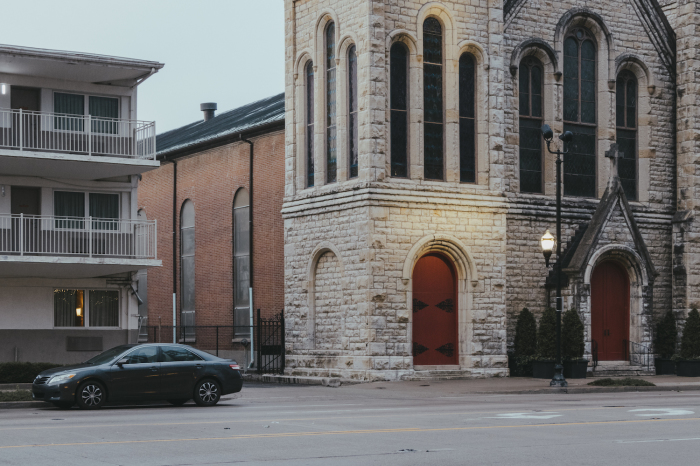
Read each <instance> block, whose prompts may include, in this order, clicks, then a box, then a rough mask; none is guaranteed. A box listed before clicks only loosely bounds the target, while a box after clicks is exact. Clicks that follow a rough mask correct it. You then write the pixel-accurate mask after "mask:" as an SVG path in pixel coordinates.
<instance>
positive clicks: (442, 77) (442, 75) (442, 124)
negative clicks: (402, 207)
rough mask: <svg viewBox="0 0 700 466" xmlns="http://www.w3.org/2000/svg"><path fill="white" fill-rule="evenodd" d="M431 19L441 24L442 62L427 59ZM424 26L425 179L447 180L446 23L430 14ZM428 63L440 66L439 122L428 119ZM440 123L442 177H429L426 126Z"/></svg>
mask: <svg viewBox="0 0 700 466" xmlns="http://www.w3.org/2000/svg"><path fill="white" fill-rule="evenodd" d="M430 20H434V21H436V22H437V23H438V24H439V25H440V63H434V62H429V61H427V60H426V53H425V36H426V32H425V29H426V23H427V22H428V21H430ZM421 27H422V28H423V50H424V53H423V179H424V180H426V181H445V171H446V170H445V164H446V160H445V158H446V157H445V85H446V83H445V25H444V24H443V23H442V21H440V20H439V19H438V18H437V17H435V16H428V17H427V18H425V20H423V24H422V25H421ZM426 65H431V66H440V80H441V89H440V106H441V112H440V113H441V115H440V121H439V122H433V121H430V122H429V121H428V119H427V113H428V112H427V111H426V103H425V102H426V88H427V85H426V74H427V72H426ZM438 124H439V125H440V128H441V133H442V134H441V154H440V158H441V160H442V167H441V177H440V178H428V177H427V176H426V175H427V170H428V164H427V160H426V153H427V150H426V144H427V141H428V138H427V137H426V128H427V125H438Z"/></svg>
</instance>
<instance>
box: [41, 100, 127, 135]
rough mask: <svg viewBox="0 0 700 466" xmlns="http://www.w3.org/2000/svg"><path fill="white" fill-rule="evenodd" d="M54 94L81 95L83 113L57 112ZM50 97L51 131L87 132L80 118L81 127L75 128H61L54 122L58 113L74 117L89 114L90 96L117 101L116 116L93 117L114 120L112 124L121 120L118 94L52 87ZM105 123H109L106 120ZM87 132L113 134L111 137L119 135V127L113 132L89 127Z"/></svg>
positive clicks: (120, 104) (120, 102)
mask: <svg viewBox="0 0 700 466" xmlns="http://www.w3.org/2000/svg"><path fill="white" fill-rule="evenodd" d="M56 94H68V95H77V96H82V97H83V113H82V115H80V114H77V113H59V112H56ZM51 97H52V99H51V109H52V110H53V112H52V113H53V116H54V118H53V122H54V123H53V128H52V130H53V131H56V132H61V133H76V134H83V133H87V132H88V131H87V129H86V126H87V125H85V124H83V123H82V121H84V120H81V122H80V125H81V126H82V129H79V130H75V129H62V128H60V127H58V125H57V124H56V118H59V116H60V115H69V116H74V117H79V116H82V117H86V116H88V115H90V97H99V98H103V99H114V100H116V101H117V116H116V118H107V117H95V118H101V119H105V120H114V122H115V123H111V124H112V125H114V124H116V122H118V121H121V120H123V118H122V99H121V97H122V96H119V95H117V96H114V95H106V94H83V93H80V92H73V91H63V90H60V89H52V92H51ZM107 124H110V123H109V122H107ZM91 126H94V125H91ZM89 132H90V133H91V134H99V135H100V136H113V137H119V136H120V134H119V127H118V126H117V129H116V131H114V132H110V131H95V130H93V128H92V127H91V128H90V131H89Z"/></svg>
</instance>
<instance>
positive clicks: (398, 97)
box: [389, 42, 408, 178]
mask: <svg viewBox="0 0 700 466" xmlns="http://www.w3.org/2000/svg"><path fill="white" fill-rule="evenodd" d="M389 58H390V60H391V70H390V74H391V76H390V83H389V84H390V86H391V95H390V99H391V100H390V104H389V105H390V106H391V176H396V177H401V178H406V177H408V49H407V48H406V46H405V45H404V44H402V43H401V42H397V43H395V44H394V45H392V46H391V51H390V57H389Z"/></svg>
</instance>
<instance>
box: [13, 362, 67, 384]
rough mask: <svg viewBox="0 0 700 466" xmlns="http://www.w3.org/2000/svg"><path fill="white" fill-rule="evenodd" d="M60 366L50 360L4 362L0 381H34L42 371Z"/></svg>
mask: <svg viewBox="0 0 700 466" xmlns="http://www.w3.org/2000/svg"><path fill="white" fill-rule="evenodd" d="M59 366H61V364H53V363H50V362H3V363H0V383H32V382H34V379H35V378H36V376H37V375H39V373H40V372H42V371H45V370H46V369H51V368H53V367H59Z"/></svg>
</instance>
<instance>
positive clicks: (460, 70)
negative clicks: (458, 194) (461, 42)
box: [457, 52, 479, 184]
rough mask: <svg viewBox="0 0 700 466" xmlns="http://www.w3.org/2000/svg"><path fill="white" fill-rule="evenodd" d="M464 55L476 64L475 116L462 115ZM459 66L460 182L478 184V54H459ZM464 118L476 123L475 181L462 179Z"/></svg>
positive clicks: (474, 136)
mask: <svg viewBox="0 0 700 466" xmlns="http://www.w3.org/2000/svg"><path fill="white" fill-rule="evenodd" d="M464 57H469V58H470V59H471V60H472V63H473V65H474V76H473V78H474V79H473V86H474V88H473V89H472V92H471V94H472V104H473V108H472V113H473V116H472V117H468V116H463V115H462V95H463V93H462V90H461V89H459V87H461V82H462V69H461V63H462V58H464ZM457 66H458V73H457V80H458V94H459V97H458V100H459V102H458V105H459V108H458V112H457V113H458V118H459V126H458V131H459V135H458V137H459V153H458V155H459V182H460V183H462V184H478V182H479V157H478V134H479V131H478V116H479V115H478V104H477V100H478V99H477V97H478V94H477V89H478V75H479V73H478V71H479V70H478V61H477V59H476V55H474V54H473V53H471V52H463V53H462V54H461V55H460V56H459V61H458V65H457ZM463 120H471V121H472V124H473V125H474V134H473V138H474V148H473V158H474V180H473V181H464V180H462V123H463Z"/></svg>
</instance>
